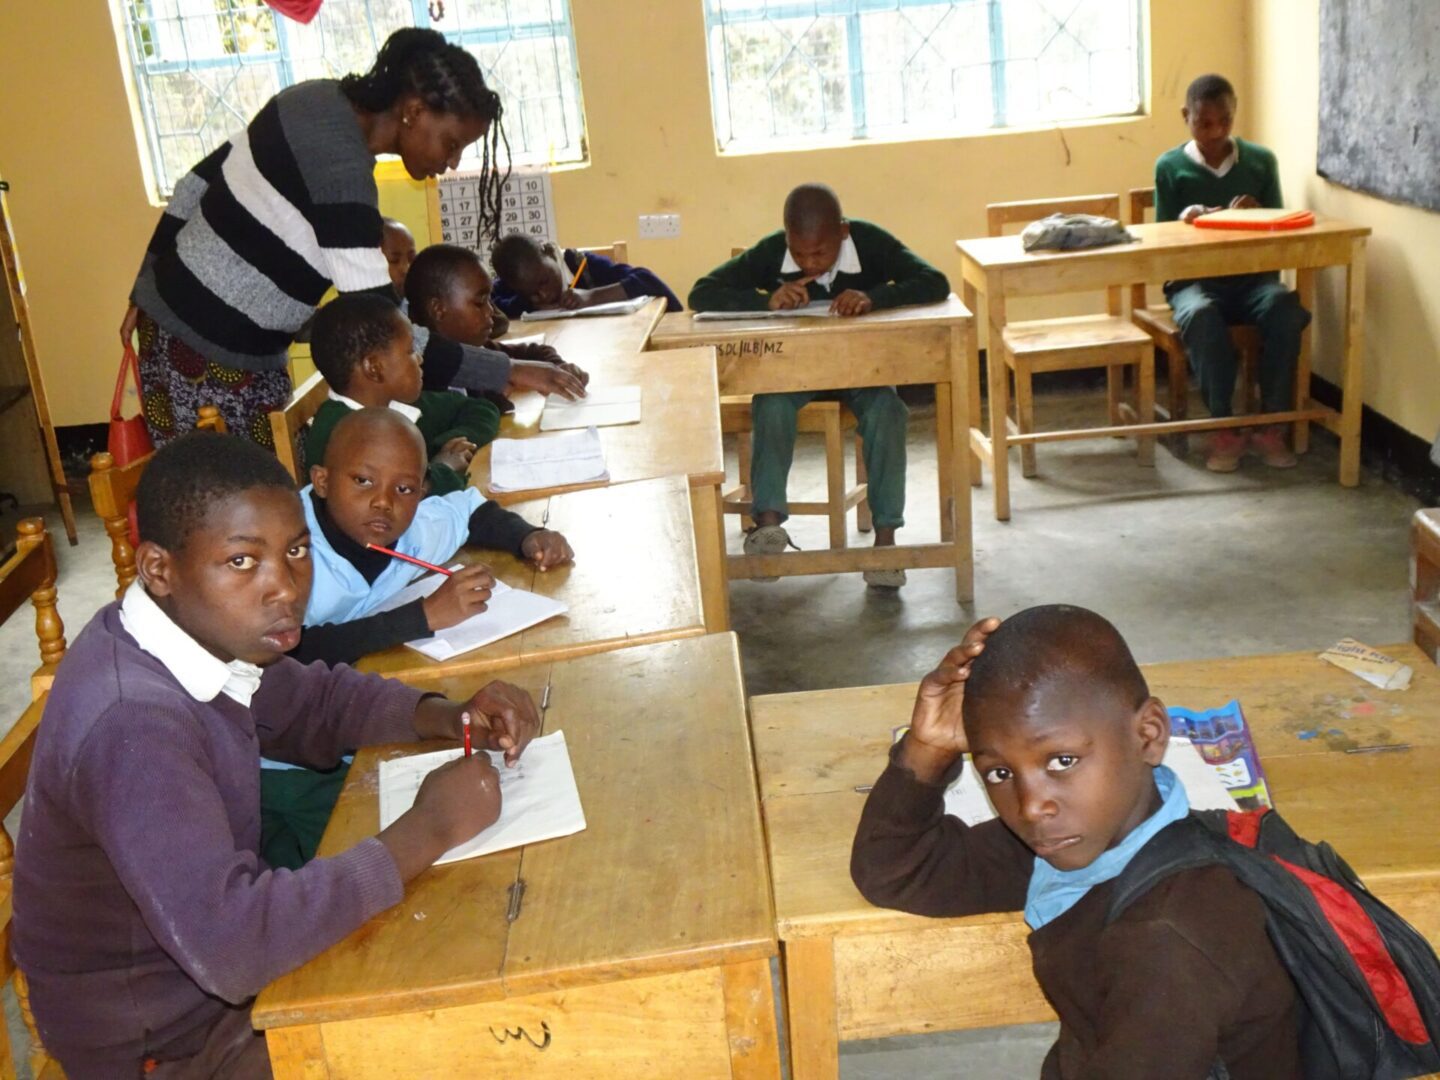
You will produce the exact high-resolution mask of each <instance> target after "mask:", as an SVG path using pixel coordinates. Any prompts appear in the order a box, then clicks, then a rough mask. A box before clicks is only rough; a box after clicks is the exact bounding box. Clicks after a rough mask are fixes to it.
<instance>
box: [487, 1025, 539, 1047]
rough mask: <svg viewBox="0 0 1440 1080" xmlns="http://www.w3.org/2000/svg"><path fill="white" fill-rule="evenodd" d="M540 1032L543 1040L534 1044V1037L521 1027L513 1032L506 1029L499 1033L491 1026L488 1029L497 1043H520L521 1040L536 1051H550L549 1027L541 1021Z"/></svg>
mask: <svg viewBox="0 0 1440 1080" xmlns="http://www.w3.org/2000/svg"><path fill="white" fill-rule="evenodd" d="M540 1031H541V1034H542V1035H543V1036H544V1038H542V1039H541V1041H540V1042H536V1041H535V1037H534V1036H533V1035H531V1034H530V1032H528V1031H526V1030H525V1029H524V1028H523V1027H517V1028H515V1029H514V1030H513V1031H512V1030H511V1029H510V1028H508V1027H507V1028H504V1029H502V1030H500V1031H496V1030H495V1028H494V1027H493V1026H492V1027H491V1028H490V1036H491V1038H493V1039H494V1040H495V1041H496V1042H497V1043H507V1042H511V1041H512V1040H513V1041H514V1042H520V1041H521V1040H522V1039H523V1040H524V1041H525V1042H528V1043H529V1044H530V1045H531V1046H533V1047H534V1048H535V1049H536V1050H548V1049H550V1025H549V1024H547V1023H546V1022H545V1021H543V1020H542V1021H540Z"/></svg>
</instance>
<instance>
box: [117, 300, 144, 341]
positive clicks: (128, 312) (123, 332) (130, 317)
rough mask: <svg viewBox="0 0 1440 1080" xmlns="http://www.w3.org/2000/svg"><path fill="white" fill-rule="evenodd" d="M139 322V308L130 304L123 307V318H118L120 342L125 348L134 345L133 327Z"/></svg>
mask: <svg viewBox="0 0 1440 1080" xmlns="http://www.w3.org/2000/svg"><path fill="white" fill-rule="evenodd" d="M139 323H140V309H139V308H138V307H136V306H135V305H134V304H131V305H130V306H129V307H127V308H126V309H125V318H123V319H121V320H120V344H121V345H123V346H124V347H125V348H127V349H133V348H134V347H135V342H134V337H135V327H136V326H138V325H139Z"/></svg>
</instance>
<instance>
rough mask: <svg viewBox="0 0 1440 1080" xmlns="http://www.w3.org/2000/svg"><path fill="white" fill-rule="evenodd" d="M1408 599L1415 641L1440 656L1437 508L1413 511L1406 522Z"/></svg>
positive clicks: (1439, 516)
mask: <svg viewBox="0 0 1440 1080" xmlns="http://www.w3.org/2000/svg"><path fill="white" fill-rule="evenodd" d="M1410 600H1411V608H1410V610H1411V613H1412V616H1413V620H1414V625H1415V644H1416V645H1418V646H1420V648H1421V649H1422V650H1424V652H1425V655H1426V656H1428V657H1430V659H1431V660H1437V659H1440V655H1437V654H1440V509H1437V510H1416V511H1415V517H1414V519H1413V520H1412V521H1411V524H1410Z"/></svg>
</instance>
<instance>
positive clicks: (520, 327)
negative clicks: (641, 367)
mask: <svg viewBox="0 0 1440 1080" xmlns="http://www.w3.org/2000/svg"><path fill="white" fill-rule="evenodd" d="M663 314H665V300H664V299H663V298H662V297H658V296H657V297H655V299H653V300H651V301H650V303H648V304H646V305H645V306H644V307H642V308H641V309H640V310H639V311H635V312H632V313H631V314H629V315H592V316H588V317H587V316H580V317H578V318H574V319H540V320H537V321H535V322H525V321H523V320H521V319H516V320H514V321H513V322H512V323H511V324H510V331H509V333H507V334H506V335H505V336H504V337H503V338H501V339H500V340H501V341H509V340H512V339H514V338H527V337H534V336H535V335H536V334H544V335H545V344H546V345H549V346H550V347H551V348H553V349H555V350H557V351H558V352H559V353H560V355H561V356H563V357H564V358H565V359H566V360H567V361H568V362H570V363H572V364H579V365H580V366H581V367H582V368H585V369H586V370H587V371H588V370H589V368H590V365H589V361H590V359H591V358H592V357H594V356H596V355H613V354H625V353H638V352H639V351H640V350H642V349H643V348H645V342H647V341H649V340H650V333H651V331H653V330H654V329H655V324H656V323H657V322H659V321H660V316H661V315H663Z"/></svg>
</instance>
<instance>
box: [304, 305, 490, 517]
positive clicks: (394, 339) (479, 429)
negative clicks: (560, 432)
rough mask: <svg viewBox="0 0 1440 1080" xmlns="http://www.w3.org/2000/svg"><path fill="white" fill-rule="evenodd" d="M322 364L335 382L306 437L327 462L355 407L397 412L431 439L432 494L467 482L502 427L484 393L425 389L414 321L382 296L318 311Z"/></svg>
mask: <svg viewBox="0 0 1440 1080" xmlns="http://www.w3.org/2000/svg"><path fill="white" fill-rule="evenodd" d="M310 353H311V357H312V358H313V359H314V361H315V367H316V369H317V370H319V372H320V374H321V375H323V376H324V377H325V381H326V382H327V383H329V384H330V398H329V400H328V401H326V402H325V403H324V404H323V405H321V406H320V409H319V411H318V412H316V413H315V416H314V418H313V419H312V420H311V422H310V428H309V430H308V431H307V432H306V434H305V460H306V461H307V462H320V461H324V460H325V446H326V444H327V443H328V442H329V441H330V434H331V432H333V431H334V430H335V425H336V424H337V423H339V422H340V420H341V419H342V418H344V417H345V416H346V415H348V414H349V413H350V412H351V410H354V409H365V408H379V409H385V408H389V409H394V410H395V411H396V412H398V413H399V414H400V415H401V416H404V417H405V418H406V419H407V420H410V421H412V422H413V423H414V424H415V425H416V426H417V427H418V428H419V429H420V434H421V435H422V436H424V438H425V448H426V450H427V451H428V452H429V454H430V464H429V466H428V468H427V469H426V472H425V476H426V479H427V481H428V482H429V485H430V494H432V495H446V494H449V493H450V492H452V491H460V490H461V489H463V488H464V487H465V485H466V479H465V473H466V470H467V469H468V468H469V466H470V459H471V458H472V457H473V456H474V455H475V451H476V450H478V449H479V448H480V447H482V446H484V445H485V444H486V443H488V442H490V441H491V440H493V439H494V438H495V435H496V433H497V432H498V431H499V430H500V411H499V410H498V409H497V408H496V407H495V406H494V405H493V404H491V403H490V402H489V401H487V400H485V399H484V398H472V397H469V396H468V395H466V394H459V393H454V392H452V391H449V390H422V389H421V361H420V357H419V355H418V354H417V353H416V351H415V339H414V335H413V334H412V332H411V329H410V320H409V319H407V318H406V317H405V316H404V315H402V314H401V313H400V311H399V309H397V308H396V307H395V305H394V304H392V303H390V301H388V300H386V299H385V298H384V297H381V296H372V295H367V294H352V295H348V296H339V297H336V298H335V299H334V300H332V301H331V302H330V303H328V304H326V305H325V306H324V307H323V308H321V309H320V310H319V312H318V313H317V314H316V316H315V322H314V326H313V331H312V334H311V340H310Z"/></svg>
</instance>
